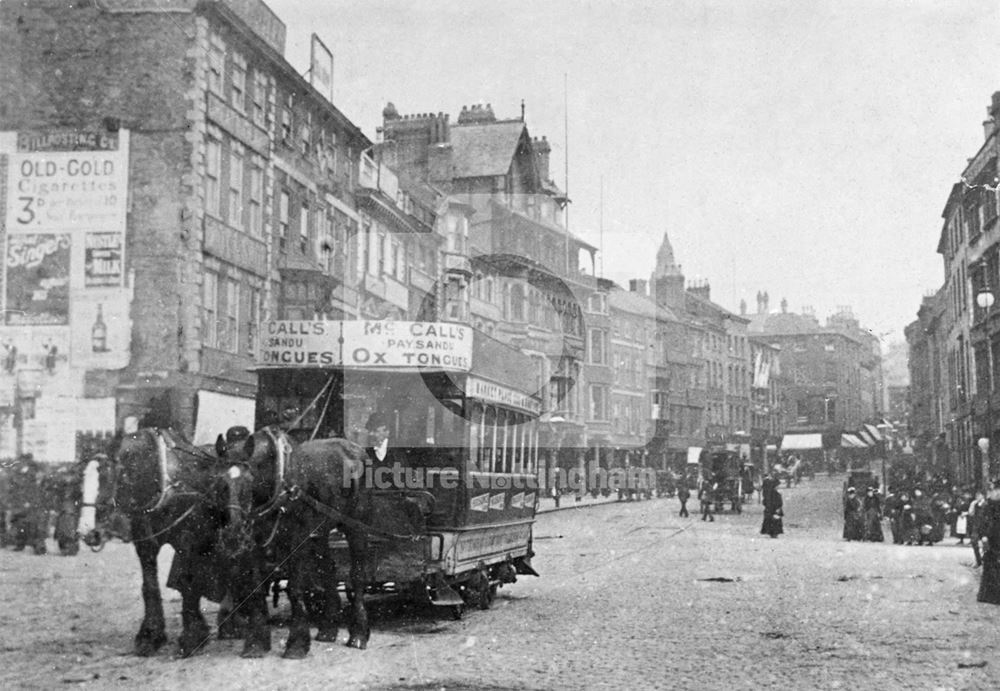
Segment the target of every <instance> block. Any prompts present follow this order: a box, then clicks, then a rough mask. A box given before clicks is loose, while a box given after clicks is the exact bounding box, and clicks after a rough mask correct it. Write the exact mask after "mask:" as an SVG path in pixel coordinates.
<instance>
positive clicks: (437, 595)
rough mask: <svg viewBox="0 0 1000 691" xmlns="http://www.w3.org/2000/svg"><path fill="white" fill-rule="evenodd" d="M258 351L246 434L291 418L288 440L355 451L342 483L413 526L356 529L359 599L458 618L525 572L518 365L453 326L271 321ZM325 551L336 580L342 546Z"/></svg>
mask: <svg viewBox="0 0 1000 691" xmlns="http://www.w3.org/2000/svg"><path fill="white" fill-rule="evenodd" d="M263 341H264V343H263V348H262V353H261V355H262V357H261V362H260V366H259V367H258V369H257V373H258V378H259V385H258V396H257V425H258V426H264V425H267V424H268V423H270V422H273V421H274V419H275V418H276V416H278V417H280V415H281V413H282V412H283V411H296V412H295V417H296V418H297V419H295V421H294V423H295V427H294V428H292V429H288V430H286V431H287V433H288V435H289V436H290V437H291V438H293V439H299V440H301V439H320V438H324V437H343V438H346V439H348V440H351V441H353V442H355V443H357V444H358V445H359V446H360V447H362V448H364V449H365V453H366V454H367V457H366V459H365V464H364V467H363V468H360V467H359V468H358V469H357V471H356V472H355V473H354V477H353V479H354V480H355V481H356V482H357V487H358V491H359V496H362V497H363V498H364V499H363V501H366V502H370V503H371V505H372V506H375V507H378V508H377V510H376V513H382V514H386V513H387V512H389V511H391V510H392V507H401V508H400V510H401V511H402V512H403V513H405V514H407V515H409V516H411V517H413V520H412V522H411V524H410V525H409V526H406V527H405V528H406V529H403V527H400V526H398V525H397V526H396V528H393V529H389V530H387V529H385V527H382V528H378V527H375V526H371V527H369V528H368V529H367V531H366V527H365V526H364V525H359V526H356V527H359V528H360V530H362V531H366V532H367V541H366V542H367V551H366V555H365V571H366V572H367V579H366V580H367V581H368V583H369V589H388V590H391V591H396V592H401V593H406V594H408V595H409V596H411V597H417V598H422V599H426V600H428V601H429V602H431V603H432V604H435V605H442V606H447V607H451V608H452V611H453V613H454V614H455V615H460V614H461V611H462V608H463V606H464V605H466V604H475V605H478V606H479V607H481V608H483V609H486V608H488V607H489V606H490V604H491V603H492V601H493V597H494V595H495V593H496V590H497V587H498V586H501V585H503V584H505V583H511V582H513V581H515V580H516V575H517V574H532V575H537V574H535V571H534V570H533V568H532V566H531V557H532V556H533V554H534V552H533V551H532V525H533V523H534V519H535V508H536V503H537V499H538V491H539V488H538V473H537V466H538V429H537V425H536V421H537V418H538V415H539V412H540V404H539V402H538V400H537V399H536V398H535V397H534V396H533V395H532V394H531V384H532V383H533V377H532V372H533V367H532V364H531V361H530V359H529V358H528V357H527V356H525V355H523V354H522V353H520V352H519V351H516V350H513V349H511V348H509V347H507V346H505V345H503V344H501V343H500V342H498V341H496V340H493V339H491V338H489V337H487V336H485V335H484V334H482V333H480V332H477V331H473V330H472V329H470V328H469V327H467V326H464V325H459V324H440V323H425V322H365V321H358V322H273V323H270V324H268V325H266V327H265V337H264V339H263ZM286 417H289V416H286ZM380 428H381V429H380ZM376 433H381V435H382V436H383V437H384V440H383V439H376V438H373V437H372V436H371V435H372V434H376ZM376 444H378V445H377V446H376ZM379 447H381V448H379ZM418 514H419V515H418ZM393 532H397V533H398V532H402V533H407V534H409V535H410V537H409V539H401V538H400V536H398V535H394V534H392V533H393ZM335 538H336V535H335ZM332 544H333V547H334V550H333V560H334V563H335V564H336V579H337V580H340V581H343V582H345V583H346V582H348V581H349V577H350V573H349V571H350V568H351V564H352V561H351V558H350V557H349V555H348V553H347V552H348V542H347V541H346V540H337V539H334V541H333V543H332Z"/></svg>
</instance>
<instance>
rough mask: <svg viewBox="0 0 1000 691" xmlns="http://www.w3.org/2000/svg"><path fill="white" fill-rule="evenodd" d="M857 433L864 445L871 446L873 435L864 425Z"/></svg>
mask: <svg viewBox="0 0 1000 691" xmlns="http://www.w3.org/2000/svg"><path fill="white" fill-rule="evenodd" d="M857 435H858V438H860V439H861V441H863V442H864V443H865V445H866V446H873V445H874V444H875V437H873V436H872V435H871V432H869V431H868V430H866V429H865V428H864V427H862V428H861V429H859V430H858V432H857Z"/></svg>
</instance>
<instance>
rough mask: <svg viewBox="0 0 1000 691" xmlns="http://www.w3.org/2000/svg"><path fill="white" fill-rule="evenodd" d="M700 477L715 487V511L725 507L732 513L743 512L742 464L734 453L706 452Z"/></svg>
mask: <svg viewBox="0 0 1000 691" xmlns="http://www.w3.org/2000/svg"><path fill="white" fill-rule="evenodd" d="M702 476H703V477H704V478H706V479H708V480H710V481H711V482H712V483H713V485H714V486H715V490H714V498H715V511H716V513H719V512H721V511H724V510H725V505H726V504H729V508H730V510H731V511H732V512H733V513H742V512H743V495H744V491H743V477H744V471H743V463H742V460H741V458H740V455H739V453H738V452H736V451H730V450H728V449H718V450H708V451H706V452H705V454H704V459H703V467H702Z"/></svg>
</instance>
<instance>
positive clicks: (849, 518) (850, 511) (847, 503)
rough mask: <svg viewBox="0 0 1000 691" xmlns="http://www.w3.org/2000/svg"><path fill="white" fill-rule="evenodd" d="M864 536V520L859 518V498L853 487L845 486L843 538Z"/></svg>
mask: <svg viewBox="0 0 1000 691" xmlns="http://www.w3.org/2000/svg"><path fill="white" fill-rule="evenodd" d="M863 537H864V522H863V521H862V519H861V500H860V499H858V496H857V491H856V490H855V489H854V488H853V487H848V488H847V496H846V497H844V539H845V540H848V541H851V540H861V539H862V538H863Z"/></svg>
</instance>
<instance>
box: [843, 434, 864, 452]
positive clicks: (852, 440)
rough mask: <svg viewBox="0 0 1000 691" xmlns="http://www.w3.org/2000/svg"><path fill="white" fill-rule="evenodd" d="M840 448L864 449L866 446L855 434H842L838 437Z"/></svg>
mask: <svg viewBox="0 0 1000 691" xmlns="http://www.w3.org/2000/svg"><path fill="white" fill-rule="evenodd" d="M840 447H841V448H842V449H865V448H868V444H866V443H864V442H863V441H861V439H859V438H858V435H856V434H848V433H846V432H845V433H844V434H841V435H840Z"/></svg>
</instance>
